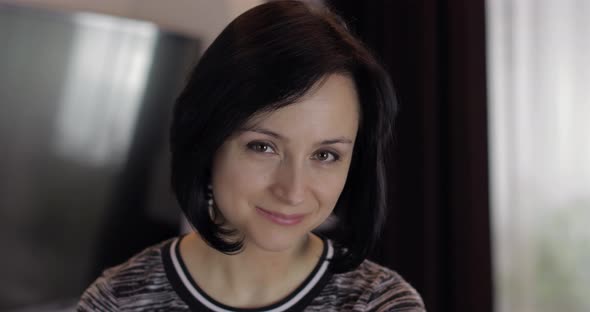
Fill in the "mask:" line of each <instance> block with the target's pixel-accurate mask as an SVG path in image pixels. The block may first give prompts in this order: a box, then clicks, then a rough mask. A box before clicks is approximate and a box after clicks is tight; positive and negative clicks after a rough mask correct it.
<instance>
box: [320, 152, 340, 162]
mask: <svg viewBox="0 0 590 312" xmlns="http://www.w3.org/2000/svg"><path fill="white" fill-rule="evenodd" d="M314 159H317V160H319V161H322V162H333V161H337V160H338V159H339V156H338V155H337V154H335V153H332V152H328V151H319V152H317V153H316V154H315V156H314Z"/></svg>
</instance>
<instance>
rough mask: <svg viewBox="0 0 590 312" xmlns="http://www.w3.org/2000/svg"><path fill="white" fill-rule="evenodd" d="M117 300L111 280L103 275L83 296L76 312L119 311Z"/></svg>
mask: <svg viewBox="0 0 590 312" xmlns="http://www.w3.org/2000/svg"><path fill="white" fill-rule="evenodd" d="M118 310H119V307H118V305H117V298H116V296H115V293H114V291H113V287H112V286H111V284H110V283H109V280H108V279H107V278H106V277H105V276H104V275H103V276H101V277H99V278H98V279H96V281H94V283H92V285H90V287H88V289H86V291H85V292H84V293H83V294H82V297H81V298H80V301H79V302H78V306H77V307H76V311H78V312H83V311H118Z"/></svg>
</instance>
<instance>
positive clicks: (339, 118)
mask: <svg viewBox="0 0 590 312" xmlns="http://www.w3.org/2000/svg"><path fill="white" fill-rule="evenodd" d="M359 111H360V107H359V102H358V95H357V92H356V87H355V85H354V82H353V81H352V79H351V78H349V77H348V76H345V75H340V74H333V75H330V76H328V77H327V78H325V79H324V80H322V81H321V82H320V83H318V84H317V85H316V86H315V87H314V88H312V89H311V90H310V91H308V93H306V94H305V95H304V96H303V97H301V99H299V100H298V101H297V102H295V103H293V104H290V105H287V106H285V107H282V108H280V109H277V110H274V111H272V112H268V113H263V114H260V115H258V116H255V117H254V118H252V119H251V120H250V121H249V122H247V123H246V129H248V128H257V127H261V128H269V129H272V130H274V131H278V132H280V133H282V134H284V135H285V136H293V137H310V138H311V137H313V138H318V137H324V136H344V135H345V136H349V137H350V139H352V140H354V137H355V135H356V131H357V128H358V120H359Z"/></svg>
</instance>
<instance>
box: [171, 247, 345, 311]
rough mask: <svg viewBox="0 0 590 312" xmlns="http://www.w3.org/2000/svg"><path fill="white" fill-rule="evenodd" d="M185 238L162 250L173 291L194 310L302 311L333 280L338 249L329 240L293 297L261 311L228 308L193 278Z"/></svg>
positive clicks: (291, 295) (262, 308)
mask: <svg viewBox="0 0 590 312" xmlns="http://www.w3.org/2000/svg"><path fill="white" fill-rule="evenodd" d="M181 239H182V238H180V237H179V238H176V239H174V240H172V241H171V242H170V243H168V244H166V245H164V246H163V247H162V257H163V261H164V268H165V270H166V275H167V277H168V279H169V280H170V283H171V284H172V287H173V289H174V290H175V291H176V293H177V294H178V295H179V296H180V298H181V299H182V300H183V301H185V303H186V304H187V305H188V306H189V307H190V308H191V310H193V311H215V312H229V311H238V312H263V311H264V312H282V311H301V310H303V309H304V308H305V306H307V305H308V304H309V303H310V302H311V301H312V300H313V299H314V298H315V297H316V296H317V295H318V294H319V293H320V292H321V290H322V289H323V288H324V286H325V284H326V283H327V282H328V281H329V279H330V276H331V274H330V270H329V266H330V263H331V260H332V257H333V255H334V247H333V246H332V243H331V241H330V240H328V239H324V238H322V240H323V241H324V250H323V252H322V256H321V257H320V259H319V261H318V263H317V264H316V266H315V267H314V269H313V271H312V272H311V273H310V274H309V275H308V276H307V278H306V279H305V280H304V281H303V283H301V285H299V287H297V289H296V290H295V291H293V292H292V293H291V294H290V295H289V296H287V297H286V298H284V299H282V300H281V301H279V302H277V303H275V304H272V305H269V306H266V307H261V308H255V309H244V308H233V307H229V306H227V305H224V304H222V303H220V302H218V301H216V300H215V299H213V298H211V297H210V296H208V295H207V294H206V293H205V292H204V291H203V290H202V289H201V288H200V287H199V286H198V285H197V283H196V282H195V281H194V280H193V279H192V277H191V276H190V274H189V272H188V270H187V268H186V265H185V263H184V261H183V260H182V258H181V257H180V248H179V245H180V244H179V243H180V240H181Z"/></svg>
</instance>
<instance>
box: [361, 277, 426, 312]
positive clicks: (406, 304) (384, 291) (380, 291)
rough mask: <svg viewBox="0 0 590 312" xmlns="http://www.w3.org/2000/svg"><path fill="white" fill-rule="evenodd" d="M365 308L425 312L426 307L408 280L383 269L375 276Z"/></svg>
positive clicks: (389, 311) (386, 311)
mask: <svg viewBox="0 0 590 312" xmlns="http://www.w3.org/2000/svg"><path fill="white" fill-rule="evenodd" d="M367 310H368V311H375V312H425V311H426V308H425V307H424V302H423V301H422V298H421V297H420V295H419V294H418V292H417V291H416V290H415V289H414V288H413V287H412V286H411V285H410V284H409V283H408V282H406V281H405V280H404V279H403V278H402V277H401V276H400V275H398V274H397V273H395V272H393V271H384V272H382V273H381V274H379V276H378V277H377V280H376V287H375V288H374V289H373V293H372V296H371V299H370V300H369V302H368V304H367Z"/></svg>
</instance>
